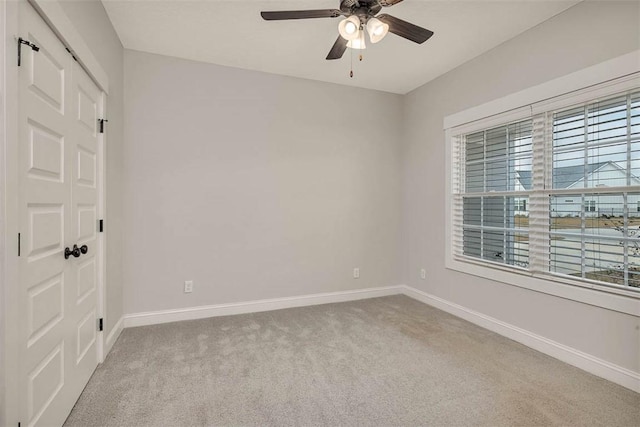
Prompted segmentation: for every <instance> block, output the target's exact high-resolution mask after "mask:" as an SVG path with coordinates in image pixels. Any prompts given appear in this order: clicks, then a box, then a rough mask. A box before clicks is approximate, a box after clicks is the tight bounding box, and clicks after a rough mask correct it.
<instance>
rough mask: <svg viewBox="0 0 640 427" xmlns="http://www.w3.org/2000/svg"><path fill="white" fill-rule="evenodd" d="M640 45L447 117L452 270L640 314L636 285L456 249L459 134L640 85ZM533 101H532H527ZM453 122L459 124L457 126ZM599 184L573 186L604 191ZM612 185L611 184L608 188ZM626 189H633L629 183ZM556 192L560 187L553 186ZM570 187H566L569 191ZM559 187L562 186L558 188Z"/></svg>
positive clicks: (447, 248)
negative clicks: (460, 255)
mask: <svg viewBox="0 0 640 427" xmlns="http://www.w3.org/2000/svg"><path fill="white" fill-rule="evenodd" d="M639 70H640V50H638V51H635V52H632V53H630V54H627V55H623V56H621V57H618V58H614V59H612V60H609V61H605V62H603V63H601V64H598V65H594V66H592V67H588V68H585V69H583V70H580V71H577V72H575V73H572V74H569V75H567V76H564V77H560V78H558V79H555V80H551V81H549V82H547V83H543V84H541V85H538V86H534V87H532V88H528V89H525V90H523V91H520V92H517V93H514V94H512V95H508V96H505V97H503V98H500V99H497V100H494V101H491V102H487V103H485V104H482V105H480V106H477V107H473V108H470V109H468V110H465V111H462V112H460V113H457V114H453V115H451V116H448V117H446V118H445V119H444V126H445V153H446V154H445V156H446V176H445V186H446V187H445V191H446V193H445V194H446V198H447V201H446V203H445V211H446V212H445V215H446V216H445V218H446V224H445V251H446V253H445V266H446V268H448V269H451V270H455V271H460V272H462V273H466V274H472V275H474V276H478V277H483V278H486V279H489V280H492V281H496V282H501V283H505V284H508V285H513V286H518V287H521V288H525V289H530V290H533V291H537V292H542V293H546V294H549V295H554V296H558V297H561V298H567V299H570V300H574V301H579V302H582V303H585V304H590V305H594V306H597V307H603V308H606V309H609V310H614V311H618V312H621V313H626V314H631V315H634V316H640V298H639V295H638V293H637V292H635V291H633V290H626V289H621V288H620V289H619V288H616V287H613V286H607V285H602V284H597V283H590V282H587V281H580V280H572V279H571V278H568V277H563V276H555V275H551V274H545V273H533V272H530V271H517V270H515V269H509V268H504V267H500V266H497V265H488V264H486V263H482V261H478V262H474V261H464V260H459V259H456V258H455V256H454V253H453V242H452V238H453V232H454V224H453V221H454V218H453V215H454V213H455V212H454V211H453V206H452V204H453V190H454V188H453V187H452V184H453V173H455V171H454V170H453V167H452V162H453V158H452V157H453V153H452V150H453V139H454V138H456V137H457V136H458V135H461V134H465V133H469V132H474V131H478V130H480V129H486V128H490V127H492V126H497V125H504V124H505V123H511V122H513V121H518V120H522V119H526V118H528V117H532V116H533V115H535V114H539V113H541V112H546V111H553V110H557V109H563V108H568V107H570V106H573V105H578V104H581V103H585V102H589V101H591V100H594V99H599V98H602V97H608V96H613V95H615V94H618V93H622V92H626V91H628V90H631V89H634V88H638V87H640V73H639ZM527 104H529V105H527ZM452 126H456V127H455V128H453V127H452ZM598 190H600V189H581V190H574V191H580V192H587V193H599V192H600V191H601V190H600V191H598ZM607 190H608V191H609V190H613V189H611V188H608V189H607ZM622 190H624V191H628V190H629V187H624V188H623V189H622ZM548 191H550V192H551V193H553V192H556V191H555V190H548ZM567 191H572V190H564V191H561V194H566V193H567ZM558 192H560V190H558Z"/></svg>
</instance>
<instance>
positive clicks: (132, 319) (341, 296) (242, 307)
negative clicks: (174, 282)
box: [124, 286, 402, 328]
mask: <svg viewBox="0 0 640 427" xmlns="http://www.w3.org/2000/svg"><path fill="white" fill-rule="evenodd" d="M400 293H402V286H387V287H379V288H367V289H356V290H351V291H340V292H327V293H322V294H312V295H301V296H295V297H285V298H273V299H264V300H257V301H245V302H238V303H228V304H216V305H206V306H199V307H188V308H179V309H173V310H160V311H149V312H144V313H133V314H127V315H125V316H124V327H125V328H130V327H134V326H145V325H156V324H160V323H168V322H177V321H180V320H194V319H204V318H207V317H218V316H230V315H234V314H245V313H258V312H261V311H271V310H281V309H284V308H292V307H304V306H309V305H319V304H329V303H335V302H345V301H355V300H360V299H367V298H375V297H384V296H388V295H397V294H400Z"/></svg>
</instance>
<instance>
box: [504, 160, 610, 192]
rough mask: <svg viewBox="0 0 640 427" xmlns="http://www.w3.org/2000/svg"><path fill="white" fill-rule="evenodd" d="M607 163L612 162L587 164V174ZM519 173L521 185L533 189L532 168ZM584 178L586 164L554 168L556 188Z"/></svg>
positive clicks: (526, 188) (565, 186)
mask: <svg viewBox="0 0 640 427" xmlns="http://www.w3.org/2000/svg"><path fill="white" fill-rule="evenodd" d="M607 163H612V162H601V163H591V164H589V165H587V175H588V174H591V173H593V172H594V171H596V170H598V169H600V168H601V167H602V166H604V165H606V164H607ZM516 173H517V174H518V180H519V181H520V185H522V187H523V188H524V189H525V190H531V187H532V183H531V171H530V170H520V171H516ZM583 178H584V165H577V166H565V167H561V168H554V169H553V183H554V188H567V187H570V186H571V185H572V184H574V183H576V182H578V181H580V180H581V179H583Z"/></svg>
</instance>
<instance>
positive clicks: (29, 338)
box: [16, 1, 102, 426]
mask: <svg viewBox="0 0 640 427" xmlns="http://www.w3.org/2000/svg"><path fill="white" fill-rule="evenodd" d="M19 26H20V33H21V35H22V37H23V38H27V39H28V40H29V41H31V42H33V43H35V44H36V45H37V46H38V47H39V48H40V50H39V51H38V52H35V51H33V50H31V48H29V47H28V46H22V63H21V66H20V68H19V105H18V109H19V131H18V132H19V134H18V138H19V149H18V150H19V209H20V211H19V215H20V233H21V242H22V253H21V255H20V258H19V264H20V271H19V275H20V299H19V301H18V304H19V312H20V313H23V314H22V316H24V317H23V318H22V319H21V321H20V322H18V324H17V325H16V328H17V329H18V331H19V337H20V349H19V363H20V366H19V369H20V379H21V380H20V384H21V388H20V390H19V393H20V399H19V401H20V404H21V407H20V413H21V419H22V420H23V422H22V425H26V426H39V425H43V426H44V425H46V426H56V425H62V423H63V422H64V420H65V419H66V417H67V416H68V414H69V412H70V411H71V409H72V408H73V405H74V403H75V402H76V400H77V398H78V396H79V395H80V393H81V392H82V390H83V388H84V386H85V385H86V383H87V381H88V380H89V378H90V376H91V374H92V373H93V371H94V369H95V367H96V366H97V362H98V360H97V340H98V337H99V336H98V331H97V312H98V305H97V294H98V287H97V285H98V283H99V280H98V276H97V274H98V272H99V269H98V267H97V266H98V265H99V258H98V254H99V252H98V246H97V245H98V234H97V215H98V213H97V212H98V211H97V206H98V188H99V183H100V177H99V176H98V169H97V164H98V161H99V159H98V153H99V150H98V148H99V147H100V144H101V139H100V134H98V133H97V120H98V118H99V114H101V109H102V93H101V92H100V90H99V89H98V88H97V87H96V86H95V84H94V83H93V82H92V81H91V80H90V78H89V77H88V76H87V75H86V73H85V72H84V70H82V68H81V67H80V66H79V65H78V63H77V62H75V61H74V60H73V58H72V57H71V55H70V54H69V53H68V52H67V51H66V49H65V47H64V46H63V44H62V43H61V42H60V41H59V40H58V39H57V37H56V36H55V34H54V33H53V32H52V31H51V29H50V28H49V27H48V26H47V25H46V24H45V23H44V21H43V20H42V19H41V18H40V16H39V15H38V14H37V13H36V11H35V10H34V9H33V8H32V7H31V6H30V5H29V4H28V3H27V2H26V1H21V2H20V8H19ZM74 244H77V245H78V246H82V245H87V248H88V251H87V253H86V254H83V255H81V256H80V257H79V258H75V257H73V256H71V257H69V259H65V258H64V249H65V247H72V246H73V245H74Z"/></svg>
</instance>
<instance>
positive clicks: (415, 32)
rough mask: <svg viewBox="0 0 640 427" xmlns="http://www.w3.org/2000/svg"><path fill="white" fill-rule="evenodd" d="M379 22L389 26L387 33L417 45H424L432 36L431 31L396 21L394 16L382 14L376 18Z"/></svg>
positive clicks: (399, 20)
mask: <svg viewBox="0 0 640 427" xmlns="http://www.w3.org/2000/svg"><path fill="white" fill-rule="evenodd" d="M376 18H378V19H379V20H381V21H382V22H384V23H385V24H389V31H390V32H392V33H393V34H396V35H398V36H400V37H404V38H405V39H407V40H411V41H412V42H416V43H418V44H420V43H424V42H426V41H427V40H429V38H430V37H431V36H432V35H433V31H429V30H427V29H426V28H422V27H418V26H417V25H413V24H412V23H410V22H407V21H403V20H402V19H398V18H396V17H395V16H391V15H387V14H382V15H378V16H376Z"/></svg>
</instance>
